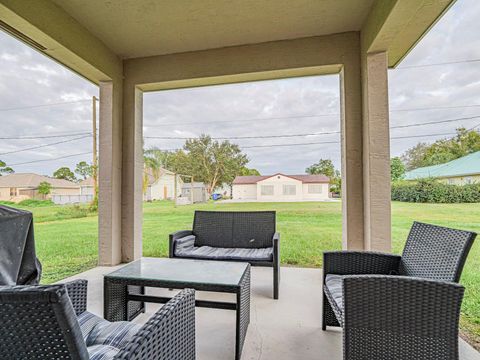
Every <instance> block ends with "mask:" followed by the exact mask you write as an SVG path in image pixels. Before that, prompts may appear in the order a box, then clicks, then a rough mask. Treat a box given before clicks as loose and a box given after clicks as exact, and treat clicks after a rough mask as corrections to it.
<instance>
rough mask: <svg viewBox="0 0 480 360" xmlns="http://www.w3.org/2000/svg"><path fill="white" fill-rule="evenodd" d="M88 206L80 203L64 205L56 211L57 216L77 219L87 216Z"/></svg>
mask: <svg viewBox="0 0 480 360" xmlns="http://www.w3.org/2000/svg"><path fill="white" fill-rule="evenodd" d="M88 212H89V211H88V208H87V207H84V206H80V205H72V206H64V207H61V208H60V209H59V210H58V211H57V214H56V215H57V217H58V218H61V219H78V218H83V217H87V216H88Z"/></svg>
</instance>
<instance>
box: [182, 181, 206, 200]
mask: <svg viewBox="0 0 480 360" xmlns="http://www.w3.org/2000/svg"><path fill="white" fill-rule="evenodd" d="M192 189H193V202H194V203H199V202H205V201H207V187H206V186H205V184H204V183H202V182H194V183H193V184H192V183H184V184H183V185H182V198H187V199H189V200H190V202H192V198H191V197H190V196H191V195H190V194H191V192H192Z"/></svg>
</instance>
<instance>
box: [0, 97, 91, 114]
mask: <svg viewBox="0 0 480 360" xmlns="http://www.w3.org/2000/svg"><path fill="white" fill-rule="evenodd" d="M86 101H91V100H90V99H86V100H76V101H64V102H58V103H50V104H40V105H30V106H19V107H13V108H4V109H0V111H14V110H24V109H35V108H42V107H48V106H58V105H67V104H76V103H81V102H86Z"/></svg>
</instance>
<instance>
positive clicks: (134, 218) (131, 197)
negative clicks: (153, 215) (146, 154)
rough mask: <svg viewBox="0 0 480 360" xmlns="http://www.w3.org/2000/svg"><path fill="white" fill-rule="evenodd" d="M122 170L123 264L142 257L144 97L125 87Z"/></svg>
mask: <svg viewBox="0 0 480 360" xmlns="http://www.w3.org/2000/svg"><path fill="white" fill-rule="evenodd" d="M123 114H124V116H123V166H122V261H123V262H129V261H133V260H136V259H138V258H140V257H141V256H142V220H143V215H142V209H143V189H142V187H143V93H142V91H141V90H140V89H138V88H136V87H135V86H132V85H125V86H124V104H123Z"/></svg>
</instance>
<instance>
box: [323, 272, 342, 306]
mask: <svg viewBox="0 0 480 360" xmlns="http://www.w3.org/2000/svg"><path fill="white" fill-rule="evenodd" d="M325 288H326V290H327V291H328V293H329V295H330V296H331V298H332V299H333V301H334V302H335V305H337V308H338V310H340V311H341V312H342V313H343V275H335V274H327V276H326V277H325Z"/></svg>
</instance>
